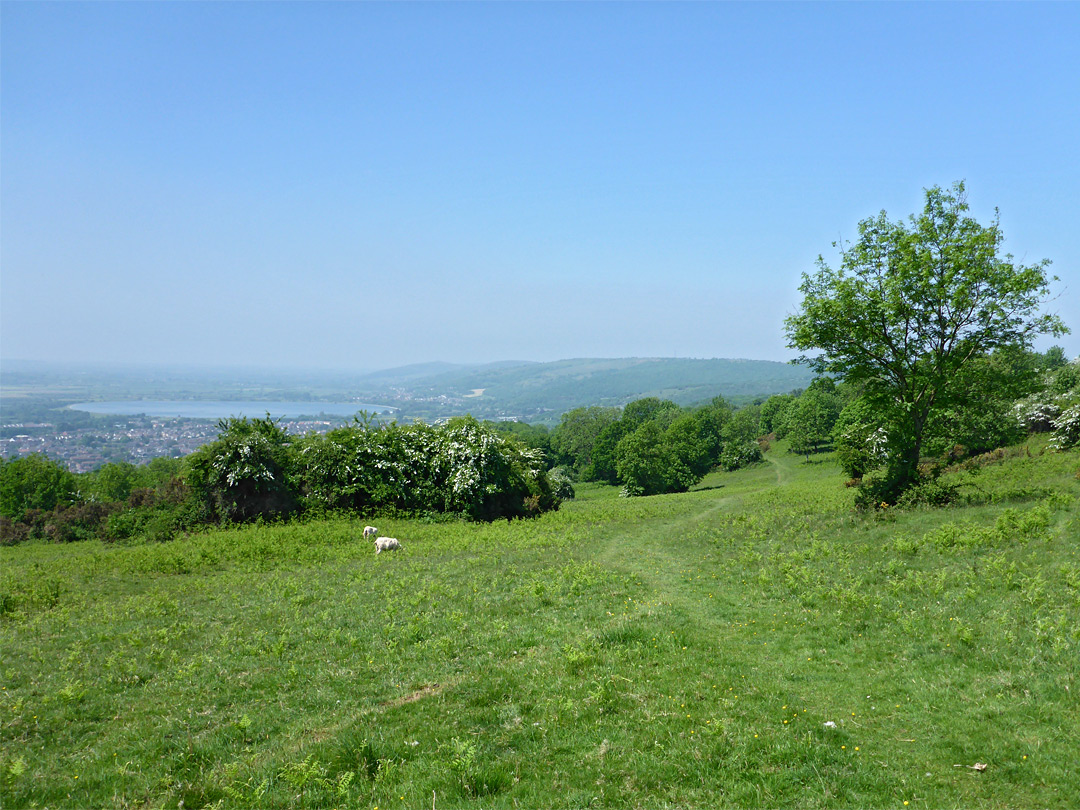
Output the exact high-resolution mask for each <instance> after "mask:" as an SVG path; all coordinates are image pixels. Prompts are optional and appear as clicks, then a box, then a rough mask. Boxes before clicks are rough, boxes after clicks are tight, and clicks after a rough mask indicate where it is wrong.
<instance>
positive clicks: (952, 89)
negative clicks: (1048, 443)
mask: <svg viewBox="0 0 1080 810" xmlns="http://www.w3.org/2000/svg"><path fill="white" fill-rule="evenodd" d="M0 10H2V15H3V25H2V26H0V71H2V75H3V95H2V97H0V112H2V115H0V164H2V172H0V264H2V267H3V275H2V278H0V285H2V287H0V316H2V317H0V355H2V357H3V358H12V359H15V358H18V359H25V360H29V361H34V362H60V363H64V362H73V363H105V364H108V363H115V362H122V363H134V364H156V365H189V366H210V367H214V368H219V369H221V368H236V367H243V368H252V367H258V368H268V369H278V370H281V371H289V370H302V369H312V370H314V369H317V370H319V371H326V372H334V371H340V372H346V373H356V372H359V371H361V370H363V371H364V372H365V373H370V372H374V371H380V370H385V369H390V368H396V367H400V366H405V365H412V364H418V363H427V362H433V361H436V360H437V359H438V358H444V362H450V363H462V364H476V363H487V362H498V361H499V360H500V358H518V359H521V360H522V361H531V362H551V361H555V360H560V359H567V358H584V357H590V358H626V357H672V358H675V357H677V358H690V357H696V358H710V357H712V358H743V359H752V360H772V361H777V362H784V361H786V360H789V359H791V358H792V357H794V356H795V355H796V354H797V352H793V351H791V350H789V349H788V348H787V347H786V346H785V342H786V341H785V338H784V330H783V321H784V318H785V316H787V315H789V314H792V313H793V312H794V311H795V309H796V308H797V307H798V305H799V302H800V295H799V292H798V286H799V283H800V275H801V273H803V272H807V271H812V270H813V269H814V263H815V261H816V259H817V257H818V255H819V254H821V255H824V256H825V258H826V260H828V261H829V262H830V263H831V264H833V265H834V266H835V264H836V251H835V249H834V248H832V247H831V245H832V243H833V242H835V241H837V240H838V239H843V240H848V241H850V240H853V239H855V238H856V237H857V223H858V222H859V221H860V220H862V219H865V218H867V217H871V216H874V215H876V214H877V213H878V212H879V211H881V210H883V209H884V210H886V211H887V212H888V214H889V216H890V218H892V219H894V220H895V219H901V218H905V219H906V217H907V216H908V215H910V214H912V213H915V212H917V211H919V210H921V208H922V205H923V189H924V188H927V187H930V186H934V185H941V186H948V185H950V184H951V183H953V182H955V181H957V180H964V181H965V182H966V184H967V189H968V196H969V201H970V203H971V206H972V211H971V213H972V215H973V216H975V217H976V218H977V219H978V220H979V221H980V222H981V223H983V224H988V223H989V222H990V221H992V219H993V217H994V211H995V208H996V209H999V210H1000V216H1001V226H1002V230H1003V233H1004V235H1005V238H1006V244H1005V249H1006V250H1007V251H1009V252H1012V253H1014V254H1016V256H1017V260H1018V261H1021V262H1023V263H1025V264H1033V263H1035V262H1037V261H1039V260H1041V259H1044V258H1046V259H1050V260H1051V261H1052V262H1053V264H1052V266H1051V268H1050V270H1051V272H1052V273H1053V274H1055V275H1057V276H1060V277H1061V279H1062V280H1061V281H1060V282H1056V283H1055V284H1054V285H1053V292H1054V294H1055V296H1056V300H1055V301H1053V302H1051V303H1050V304H1049V306H1048V309H1049V310H1050V311H1053V312H1057V313H1058V314H1060V315H1061V316H1062V318H1063V319H1064V320H1065V322H1066V324H1067V325H1068V326H1069V327H1070V328H1071V329H1072V330H1073V334H1071V335H1067V336H1065V337H1063V338H1059V339H1042V340H1040V341H1039V342H1038V344H1037V347H1038V348H1040V349H1045V348H1046V347H1048V346H1050V345H1053V344H1058V345H1061V346H1062V347H1063V348H1064V349H1065V350H1066V352H1067V353H1068V355H1069V356H1070V357H1076V356H1077V355H1080V293H1078V289H1077V288H1078V284H1080V271H1078V267H1080V228H1077V227H1076V221H1077V218H1078V212H1080V162H1078V161H1076V160H1075V159H1073V158H1072V157H1070V155H1073V154H1074V152H1075V145H1076V144H1077V143H1080V50H1078V49H1077V48H1076V45H1075V34H1076V31H1078V30H1080V4H1075V3H1071V4H1053V3H1049V4H1047V3H1034V4H839V3H830V4H819V3H806V4H803V3H799V4H788V3H768V4H752V3H690V4H661V3H619V2H615V3H574V4H556V3H551V4H545V3H526V4H517V3H494V4H485V3H481V4H477V3H400V4H396V3H340V4H325V3H294V2H282V3H251V4H235V3H198V4H188V3H174V2H161V3H145V4H134V3H66V4H65V3H49V4H46V3H17V2H10V0H5V1H4V2H2V3H0ZM0 362H11V360H0Z"/></svg>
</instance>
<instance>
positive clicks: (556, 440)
mask: <svg viewBox="0 0 1080 810" xmlns="http://www.w3.org/2000/svg"><path fill="white" fill-rule="evenodd" d="M618 421H619V409H618V408H601V407H597V406H593V407H591V408H574V409H573V410H571V411H567V412H566V413H564V414H563V415H562V419H561V420H560V421H559V424H558V426H557V427H556V428H555V430H553V431H552V433H551V448H552V450H553V451H554V452H555V453H556V454H557V456H558V460H559V462H560V463H561V464H566V465H569V466H571V467H572V468H573V469H574V471H575V473H576V474H577V475H579V476H581V475H582V474H584V472H585V470H586V469H588V467H589V465H590V464H591V463H592V454H593V447H594V446H595V444H596V440H597V439H598V438H599V436H600V432H601V431H602V430H603V429H604V428H605V427H607V426H608V425H611V424H614V423H615V422H618Z"/></svg>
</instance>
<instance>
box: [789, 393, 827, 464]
mask: <svg viewBox="0 0 1080 810" xmlns="http://www.w3.org/2000/svg"><path fill="white" fill-rule="evenodd" d="M839 415H840V400H839V398H838V397H837V396H836V395H835V394H833V393H831V392H828V391H824V390H822V389H820V388H809V389H807V390H806V391H804V392H803V393H802V395H801V396H800V397H799V399H798V401H796V402H795V404H794V405H793V406H792V407H791V411H790V416H789V417H788V420H787V438H788V440H789V441H790V443H791V450H792V452H795V453H801V454H802V455H805V456H806V457H807V458H808V459H809V457H810V454H811V453H816V452H817V451H818V450H819V449H821V447H822V446H823V445H825V444H826V443H827V442H828V441H829V438H830V436H831V434H832V429H833V425H835V424H836V420H837V418H838V417H839Z"/></svg>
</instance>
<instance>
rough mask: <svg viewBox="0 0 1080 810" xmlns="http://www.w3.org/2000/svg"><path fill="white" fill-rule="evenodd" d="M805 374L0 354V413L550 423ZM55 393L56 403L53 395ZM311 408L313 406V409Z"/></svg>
mask: <svg viewBox="0 0 1080 810" xmlns="http://www.w3.org/2000/svg"><path fill="white" fill-rule="evenodd" d="M812 378H813V375H812V374H811V373H810V372H809V371H807V370H806V368H804V367H801V366H791V365H788V364H786V363H777V362H772V361H768V360H722V359H713V360H691V359H687V358H658V357H630V358H599V359H598V358H578V359H573V360H558V361H555V362H550V363H537V362H526V361H502V362H498V363H486V364H473V365H466V364H460V363H445V362H433V363H420V364H415V365H409V366H401V367H398V368H391V369H386V370H383V371H377V372H374V373H368V374H362V375H357V374H355V373H346V372H327V371H315V370H308V371H296V370H292V371H274V370H266V369H195V368H170V367H165V366H162V367H130V368H128V367H82V366H77V365H75V364H69V365H61V364H52V365H50V364H37V363H18V362H11V361H7V360H5V361H4V367H3V375H2V381H3V386H2V388H0V395H2V398H3V401H4V403H5V407H4V410H5V411H7V412H10V411H11V408H12V407H13V405H14V403H15V402H16V401H17V400H20V399H37V398H45V399H47V400H49V401H50V402H52V405H50V407H57V406H58V405H63V404H67V403H70V402H78V401H82V400H86V399H96V400H101V399H167V400H174V399H184V400H289V401H311V402H313V403H317V402H319V401H325V402H364V403H372V404H376V405H379V406H383V405H385V406H389V407H393V408H395V409H396V410H395V416H396V417H397V418H398V419H401V420H412V419H416V418H419V419H425V420H432V419H440V418H445V417H448V416H455V415H459V414H464V413H471V414H473V415H474V416H476V417H478V418H482V419H520V420H522V421H529V422H542V423H546V424H554V423H556V422H558V420H559V417H560V416H561V415H562V414H563V413H564V412H566V411H568V410H570V409H572V408H577V407H580V406H588V405H616V406H618V405H625V404H626V403H628V402H631V401H633V400H635V399H641V398H642V397H649V396H655V397H661V398H664V399H670V400H674V401H675V402H677V403H679V404H680V405H693V404H695V403H698V402H704V401H707V400H709V399H712V398H713V397H715V396H723V397H725V398H726V399H728V400H729V401H731V402H732V403H733V404H736V405H739V404H743V403H746V402H748V401H751V400H753V399H754V398H757V397H767V396H769V395H771V394H777V393H786V392H788V391H791V390H792V389H795V388H805V387H806V386H807V385H809V383H810V381H811V379H812ZM54 400H55V401H54ZM313 412H314V413H317V411H313Z"/></svg>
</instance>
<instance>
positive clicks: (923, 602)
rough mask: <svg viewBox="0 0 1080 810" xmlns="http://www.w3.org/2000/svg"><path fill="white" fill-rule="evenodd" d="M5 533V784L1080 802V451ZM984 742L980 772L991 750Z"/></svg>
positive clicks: (799, 468) (64, 802) (409, 794)
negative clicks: (910, 500)
mask: <svg viewBox="0 0 1080 810" xmlns="http://www.w3.org/2000/svg"><path fill="white" fill-rule="evenodd" d="M781 450H782V448H778V449H774V450H773V451H772V452H771V453H770V454H769V455H768V463H767V464H762V465H759V466H757V467H755V468H752V469H749V470H744V471H740V472H738V473H731V474H714V475H712V476H710V477H709V478H707V479H706V480H705V481H704V482H703V484H702V486H701V487H700V488H699V489H698V490H697V491H694V492H690V493H687V494H684V495H671V496H658V497H653V498H644V499H636V500H626V499H621V498H618V497H617V491H616V490H614V489H611V488H604V487H581V488H580V491H579V497H578V499H577V500H576V501H573V502H570V503H567V504H565V505H564V507H563V509H562V510H561V511H560V512H558V513H554V514H548V515H545V516H543V517H542V518H540V519H537V520H534V521H529V522H515V523H512V524H510V523H505V522H503V523H497V524H492V525H474V524H464V523H442V524H431V523H420V522H415V521H386V522H384V523H381V524H380V528H381V529H382V533H383V534H384V535H389V536H395V537H398V538H400V539H401V540H402V542H403V544H404V548H403V549H402V550H401V551H399V552H396V553H393V554H389V553H386V554H381V555H379V556H378V557H376V556H375V555H374V553H373V548H372V546H371V544H369V543H364V542H362V541H361V540H360V539H359V535H360V529H361V528H362V526H363V522H362V521H359V520H346V519H337V520H329V521H324V522H309V523H300V524H292V525H286V526H255V527H248V528H243V529H236V530H221V531H213V532H209V533H206V534H203V535H196V536H192V537H188V538H186V539H182V540H178V541H175V542H172V543H167V544H142V545H131V546H106V545H102V544H98V543H82V544H72V545H67V546H50V545H27V546H21V547H15V548H3V549H0V565H2V567H0V600H2V601H0V607H2V609H3V617H2V621H0V640H2V642H0V643H2V661H0V686H2V690H0V740H2V745H3V754H2V762H0V790H2V793H0V800H2V801H0V804H2V806H3V807H4V808H15V807H51V808H59V807H150V808H156V807H172V808H177V807H183V808H197V807H206V806H219V807H280V808H292V807H298V808H307V807H342V808H344V807H362V808H368V810H370V809H371V808H376V807H377V808H380V810H394V809H395V808H403V809H404V808H416V809H419V808H427V807H432V806H434V807H436V808H455V807H477V808H479V807H485V808H489V807H490V808H496V807H506V808H511V807H557V808H561V807H565V808H578V807H650V808H651V807H724V806H752V807H781V806H787V807H795V806H797V807H896V808H903V807H911V808H916V807H934V808H937V807H980V808H994V807H999V808H1023V807H1077V806H1080V720H1078V718H1080V684H1078V682H1077V674H1078V672H1080V541H1078V538H1080V508H1078V503H1080V480H1077V473H1078V466H1080V456H1078V455H1077V454H1076V453H1071V454H1051V453H1044V452H1043V451H1042V444H1040V443H1038V442H1035V443H1033V444H1031V445H1029V446H1026V447H1023V448H1015V449H1014V450H1013V452H1012V453H1011V454H1010V456H1009V457H1008V458H1006V459H1005V460H1004V461H1002V462H1000V463H995V464H990V465H988V466H986V467H984V468H982V469H981V470H980V471H979V472H978V473H971V472H966V473H956V474H954V475H952V476H951V479H952V480H953V481H954V482H961V483H964V485H965V486H964V488H963V490H962V492H964V493H966V494H968V495H969V496H970V501H971V502H970V503H968V504H967V505H965V506H963V507H950V508H945V509H939V510H933V511H929V510H926V511H922V510H914V511H909V512H897V513H893V512H890V511H888V510H883V511H882V512H880V513H876V514H873V515H868V516H865V515H858V514H856V513H854V512H853V510H852V502H853V490H849V489H845V487H844V486H843V481H842V479H841V478H840V476H839V475H838V473H837V471H836V468H835V467H834V466H833V465H832V464H831V462H830V461H829V460H828V459H825V460H824V461H818V460H815V461H814V462H813V463H806V462H804V461H803V459H802V458H801V457H798V456H792V455H788V454H785V453H783V452H781ZM977 763H978V764H980V765H985V769H982V770H980V769H976V768H975V767H973V766H975V765H976V764H977Z"/></svg>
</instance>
